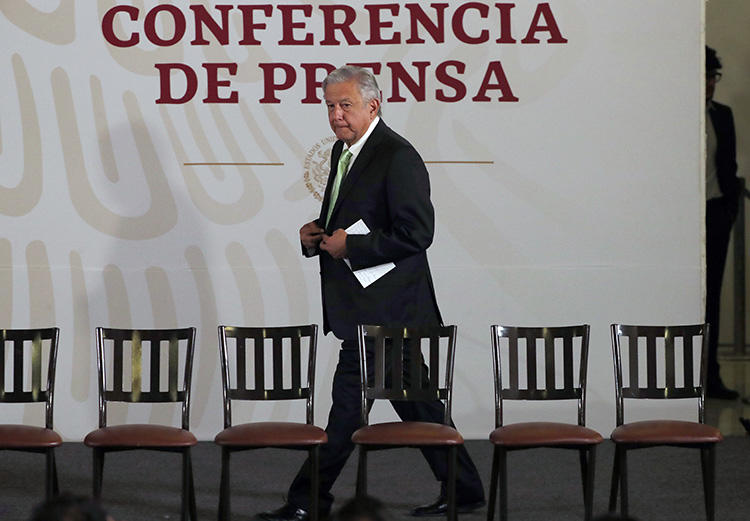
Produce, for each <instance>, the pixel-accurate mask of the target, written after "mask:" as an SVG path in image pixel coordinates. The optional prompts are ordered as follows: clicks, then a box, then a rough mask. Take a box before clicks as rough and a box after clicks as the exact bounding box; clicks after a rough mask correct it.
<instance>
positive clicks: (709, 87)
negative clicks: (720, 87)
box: [706, 69, 721, 101]
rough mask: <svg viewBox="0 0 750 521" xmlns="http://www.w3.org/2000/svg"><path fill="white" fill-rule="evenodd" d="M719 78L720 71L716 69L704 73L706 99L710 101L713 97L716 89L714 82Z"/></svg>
mask: <svg viewBox="0 0 750 521" xmlns="http://www.w3.org/2000/svg"><path fill="white" fill-rule="evenodd" d="M720 79H721V73H720V72H719V71H717V70H716V69H712V70H710V71H708V72H707V73H706V101H710V100H711V99H713V97H714V92H715V91H716V83H718V81H719V80H720Z"/></svg>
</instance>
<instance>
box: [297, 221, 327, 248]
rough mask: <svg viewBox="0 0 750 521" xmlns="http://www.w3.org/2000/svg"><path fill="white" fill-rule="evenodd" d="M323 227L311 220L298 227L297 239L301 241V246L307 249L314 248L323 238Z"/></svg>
mask: <svg viewBox="0 0 750 521" xmlns="http://www.w3.org/2000/svg"><path fill="white" fill-rule="evenodd" d="M323 231H324V230H323V228H321V227H320V226H318V223H316V222H315V221H311V222H309V223H307V224H306V225H304V226H303V227H302V228H300V229H299V240H300V241H301V242H302V246H304V247H305V248H307V249H308V250H311V249H312V250H314V249H315V248H317V247H318V244H320V241H322V240H323Z"/></svg>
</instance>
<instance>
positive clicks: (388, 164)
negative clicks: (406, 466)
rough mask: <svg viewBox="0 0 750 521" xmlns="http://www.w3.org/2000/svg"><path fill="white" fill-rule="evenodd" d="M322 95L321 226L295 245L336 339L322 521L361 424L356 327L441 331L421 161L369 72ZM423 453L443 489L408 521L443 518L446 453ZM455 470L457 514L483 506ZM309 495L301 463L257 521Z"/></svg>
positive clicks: (463, 464) (332, 79) (429, 417)
mask: <svg viewBox="0 0 750 521" xmlns="http://www.w3.org/2000/svg"><path fill="white" fill-rule="evenodd" d="M323 92H324V97H325V102H326V106H327V107H328V120H329V123H330V125H331V129H332V130H333V132H334V133H335V134H336V137H337V138H338V141H336V143H335V144H334V146H333V150H332V152H331V172H330V175H329V177H328V184H327V186H326V191H325V196H324V198H323V205H322V208H321V212H320V217H319V218H318V219H316V220H314V221H312V222H309V223H307V224H305V225H304V226H302V228H301V229H300V241H301V243H302V251H303V254H304V255H305V256H307V257H311V256H318V257H319V260H320V275H321V286H322V287H321V290H322V298H323V328H324V332H325V333H328V332H329V331H332V332H333V333H334V335H335V336H336V337H337V338H339V339H341V340H342V344H341V350H340V351H339V362H338V365H337V367H336V372H335V374H334V379H333V390H332V398H333V404H332V406H331V411H330V414H329V417H328V426H327V427H326V432H327V434H328V443H327V444H326V445H323V446H322V447H321V453H320V510H321V514H323V515H325V514H327V513H328V512H329V511H330V508H331V504H332V502H333V496H332V495H331V493H330V489H331V486H332V485H333V483H334V481H335V480H336V478H337V477H338V475H339V473H340V472H341V469H342V468H343V466H344V464H345V463H346V460H347V459H348V457H349V455H350V454H351V452H352V450H353V449H354V444H353V443H352V441H351V435H352V433H353V432H354V431H355V430H356V429H357V428H359V427H360V424H361V415H360V375H359V353H358V347H357V340H356V338H357V337H356V327H357V325H358V324H377V325H399V326H403V325H413V326H418V325H438V324H440V323H441V322H442V320H441V317H440V311H439V310H438V306H437V300H436V298H435V290H434V288H433V284H432V277H431V275H430V268H429V265H428V263H427V253H426V250H427V248H428V247H429V246H430V244H431V243H432V238H433V233H434V211H433V207H432V203H431V202H430V182H429V176H428V174H427V169H426V168H425V165H424V162H423V161H422V158H421V157H420V156H419V154H418V153H417V151H416V150H415V149H414V147H413V146H411V144H410V143H409V142H408V141H406V140H405V139H404V138H402V137H401V136H399V135H398V134H396V133H395V132H394V131H393V130H391V129H390V128H388V126H387V125H386V124H385V123H384V122H383V121H382V120H381V119H380V113H381V111H380V89H379V88H378V86H377V82H376V81H375V78H374V76H373V75H372V74H371V73H370V72H368V71H367V70H365V69H361V68H359V67H352V66H345V67H341V68H340V69H337V70H335V71H333V72H332V73H331V74H330V75H328V77H327V78H326V79H325V80H324V82H323ZM360 219H361V220H362V221H364V223H365V225H366V226H367V227H368V229H369V230H370V232H369V233H366V234H359V235H354V234H347V232H346V231H345V229H346V228H348V227H349V226H351V225H352V224H354V223H356V222H357V221H359V220H360ZM345 259H346V260H348V262H349V263H350V265H351V268H350V267H349V266H347V264H346V263H345ZM389 262H393V263H395V266H396V267H395V268H393V269H392V270H391V271H390V272H388V273H387V274H386V275H385V276H383V277H382V278H380V279H378V280H376V281H375V282H373V283H372V284H370V285H369V286H367V287H362V285H361V284H360V282H359V281H358V280H357V279H356V278H355V276H354V275H353V274H352V270H359V269H362V268H367V267H372V266H376V265H380V264H384V263H389ZM393 406H394V408H395V409H396V412H397V413H398V414H399V416H400V417H401V418H402V419H404V420H411V421H431V422H440V421H442V418H443V414H444V410H443V405H442V403H441V402H439V401H436V402H434V403H427V404H424V405H423V406H419V407H414V406H413V405H411V404H406V403H404V402H393ZM422 452H423V454H424V455H425V458H426V459H427V462H428V463H429V465H430V468H431V469H432V472H433V474H434V475H435V477H436V478H437V480H438V481H440V482H441V483H442V484H443V486H442V488H441V494H440V496H439V497H438V499H437V500H436V501H435V502H434V503H431V504H428V505H423V506H421V507H417V508H415V509H414V510H413V511H412V515H416V516H429V515H444V514H445V513H446V510H447V508H446V497H445V482H446V480H447V474H448V472H447V453H446V452H444V451H442V450H440V449H425V450H423V451H422ZM458 464H459V469H458V477H457V483H456V494H457V502H458V508H459V512H469V511H472V510H475V509H477V508H480V507H481V506H483V505H484V490H483V487H482V483H481V479H480V478H479V475H478V473H477V470H476V467H475V466H474V463H473V462H472V461H471V458H470V457H469V454H468V453H467V452H466V449H464V448H463V447H461V450H460V452H459V456H458ZM309 494H310V482H309V462H306V463H305V465H303V467H302V468H301V469H300V471H299V473H298V474H297V477H296V478H295V480H294V481H293V483H292V485H291V487H290V489H289V494H288V497H287V503H286V504H285V505H284V506H282V507H281V508H280V509H278V510H275V511H272V512H264V513H261V514H259V517H260V518H261V519H263V520H265V521H292V520H295V521H305V520H306V519H307V518H308V512H307V510H308V508H309V507H308V505H309Z"/></svg>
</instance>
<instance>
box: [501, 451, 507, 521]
mask: <svg viewBox="0 0 750 521" xmlns="http://www.w3.org/2000/svg"><path fill="white" fill-rule="evenodd" d="M499 465H500V476H499V479H500V521H508V451H506V450H505V448H502V449H500V457H499Z"/></svg>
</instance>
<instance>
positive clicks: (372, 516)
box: [335, 496, 392, 521]
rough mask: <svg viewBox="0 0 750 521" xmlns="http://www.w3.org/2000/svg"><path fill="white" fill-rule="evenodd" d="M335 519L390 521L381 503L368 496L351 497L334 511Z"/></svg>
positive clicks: (344, 520)
mask: <svg viewBox="0 0 750 521" xmlns="http://www.w3.org/2000/svg"><path fill="white" fill-rule="evenodd" d="M335 521H392V520H391V516H390V514H389V513H388V511H387V510H386V508H385V507H384V506H383V503H381V502H380V501H378V500H377V499H375V498H373V497H369V496H365V497H361V498H356V497H355V498H353V499H350V500H349V501H347V502H346V503H344V506H342V507H341V509H340V510H339V511H338V512H337V513H336V516H335Z"/></svg>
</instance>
